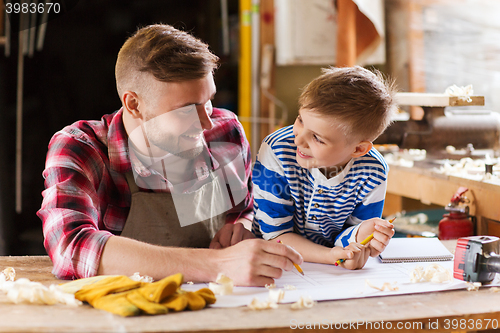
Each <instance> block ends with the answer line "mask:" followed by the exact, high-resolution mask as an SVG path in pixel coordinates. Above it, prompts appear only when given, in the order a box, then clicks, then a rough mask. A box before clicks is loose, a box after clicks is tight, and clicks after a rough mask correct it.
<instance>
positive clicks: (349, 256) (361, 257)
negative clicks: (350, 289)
mask: <svg viewBox="0 0 500 333" xmlns="http://www.w3.org/2000/svg"><path fill="white" fill-rule="evenodd" d="M330 254H331V256H332V264H333V263H335V262H337V260H339V259H344V260H345V261H344V262H342V263H340V266H342V267H344V268H347V269H360V268H363V267H364V266H365V264H366V262H367V261H368V258H369V257H370V247H369V246H367V245H361V244H359V243H351V244H349V245H348V246H346V247H344V248H342V247H340V246H334V247H333V248H332V249H331V250H330Z"/></svg>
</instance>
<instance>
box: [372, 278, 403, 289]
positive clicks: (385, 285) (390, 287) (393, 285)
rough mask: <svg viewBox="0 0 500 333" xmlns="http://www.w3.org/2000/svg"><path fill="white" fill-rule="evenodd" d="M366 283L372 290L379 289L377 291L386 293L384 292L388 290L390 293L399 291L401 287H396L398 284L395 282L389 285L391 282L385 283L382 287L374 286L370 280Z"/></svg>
mask: <svg viewBox="0 0 500 333" xmlns="http://www.w3.org/2000/svg"><path fill="white" fill-rule="evenodd" d="M365 283H366V285H367V286H368V287H370V288H373V289H377V290H380V291H384V290H386V289H387V290H388V291H398V290H399V287H398V286H396V285H395V284H396V282H394V283H393V284H391V283H389V282H385V283H384V284H383V285H382V287H377V286H375V285H373V284H372V283H371V282H370V280H368V279H366V280H365Z"/></svg>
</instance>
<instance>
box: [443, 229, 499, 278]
mask: <svg viewBox="0 0 500 333" xmlns="http://www.w3.org/2000/svg"><path fill="white" fill-rule="evenodd" d="M498 272H500V239H499V238H498V237H494V236H472V237H465V238H460V239H459V240H458V241H457V247H456V249H455V262H454V264H453V277H454V278H456V279H459V280H463V281H467V282H481V283H485V282H490V281H492V280H493V279H494V278H495V274H496V273H498Z"/></svg>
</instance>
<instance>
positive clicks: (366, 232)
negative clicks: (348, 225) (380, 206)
mask: <svg viewBox="0 0 500 333" xmlns="http://www.w3.org/2000/svg"><path fill="white" fill-rule="evenodd" d="M372 233H373V239H372V240H371V241H370V242H369V243H368V244H367V246H368V247H369V248H370V250H371V252H370V256H372V257H376V256H378V255H379V254H380V253H381V252H382V251H384V250H385V247H386V246H387V244H389V241H390V240H391V238H392V236H394V225H393V224H392V223H389V221H386V220H383V219H379V218H377V217H375V218H372V219H369V220H366V221H363V222H362V223H361V226H360V227H359V230H358V235H357V236H356V241H357V242H358V243H361V242H362V241H363V240H364V239H365V238H366V237H368V236H370V235H371V234H372Z"/></svg>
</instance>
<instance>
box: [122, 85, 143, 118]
mask: <svg viewBox="0 0 500 333" xmlns="http://www.w3.org/2000/svg"><path fill="white" fill-rule="evenodd" d="M122 103H123V108H124V109H125V110H124V111H126V112H128V113H130V115H131V116H132V117H134V118H141V117H142V113H141V112H140V111H139V109H138V107H139V97H138V96H137V94H136V93H135V92H133V91H129V90H127V91H125V92H124V93H123V96H122Z"/></svg>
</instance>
